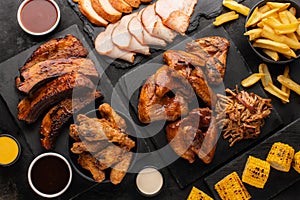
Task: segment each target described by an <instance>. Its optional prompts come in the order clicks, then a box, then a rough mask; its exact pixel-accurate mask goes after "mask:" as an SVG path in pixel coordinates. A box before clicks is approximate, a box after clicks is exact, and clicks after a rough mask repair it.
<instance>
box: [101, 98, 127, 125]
mask: <svg viewBox="0 0 300 200" xmlns="http://www.w3.org/2000/svg"><path fill="white" fill-rule="evenodd" d="M98 110H99V112H100V114H101V117H103V118H104V119H106V120H108V121H109V122H110V123H112V124H113V125H114V127H116V128H121V129H124V130H125V129H126V121H125V120H124V119H123V118H122V117H121V116H120V115H118V114H117V113H116V112H115V111H114V110H113V108H112V107H111V106H110V105H109V104H108V103H103V104H101V105H100V106H99V108H98Z"/></svg>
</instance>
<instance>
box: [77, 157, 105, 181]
mask: <svg viewBox="0 0 300 200" xmlns="http://www.w3.org/2000/svg"><path fill="white" fill-rule="evenodd" d="M78 163H79V164H80V165H81V166H82V168H84V169H86V170H89V171H90V172H91V174H92V176H93V178H94V180H95V181H96V182H99V183H100V182H102V181H104V179H105V173H104V171H103V170H101V165H100V164H99V161H98V160H97V159H96V158H95V157H94V156H92V155H91V154H89V153H82V154H80V155H79V158H78Z"/></svg>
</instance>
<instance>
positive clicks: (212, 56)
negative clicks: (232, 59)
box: [186, 36, 230, 85]
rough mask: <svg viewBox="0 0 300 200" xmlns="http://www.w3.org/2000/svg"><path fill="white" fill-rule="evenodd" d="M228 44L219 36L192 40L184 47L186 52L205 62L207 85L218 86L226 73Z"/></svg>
mask: <svg viewBox="0 0 300 200" xmlns="http://www.w3.org/2000/svg"><path fill="white" fill-rule="evenodd" d="M229 46H230V43H229V41H228V40H227V39H225V38H223V37H219V36H211V37H205V38H200V39H197V40H194V41H192V42H190V43H188V44H187V45H186V51H187V52H188V53H191V54H194V55H196V56H198V57H200V58H201V59H203V60H205V62H206V64H205V74H206V76H207V79H208V80H209V83H211V84H214V85H218V84H220V83H221V82H222V81H223V78H224V75H225V71H226V59H227V52H228V50H229Z"/></svg>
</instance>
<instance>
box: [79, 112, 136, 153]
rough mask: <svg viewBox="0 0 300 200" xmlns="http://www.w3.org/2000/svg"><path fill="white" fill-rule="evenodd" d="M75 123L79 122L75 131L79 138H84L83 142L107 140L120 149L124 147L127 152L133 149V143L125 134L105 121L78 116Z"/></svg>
mask: <svg viewBox="0 0 300 200" xmlns="http://www.w3.org/2000/svg"><path fill="white" fill-rule="evenodd" d="M77 121H78V122H79V125H78V126H77V131H78V133H79V136H80V138H84V140H87V141H98V140H109V141H110V142H115V143H118V144H119V145H120V146H121V147H125V148H127V149H128V150H130V149H132V148H133V147H135V142H134V141H133V140H131V139H130V138H129V137H128V134H127V133H126V132H124V131H122V130H121V129H120V128H116V127H114V125H113V124H112V123H110V122H109V121H107V120H106V119H97V118H89V117H87V116H85V115H82V114H79V115H78V116H77Z"/></svg>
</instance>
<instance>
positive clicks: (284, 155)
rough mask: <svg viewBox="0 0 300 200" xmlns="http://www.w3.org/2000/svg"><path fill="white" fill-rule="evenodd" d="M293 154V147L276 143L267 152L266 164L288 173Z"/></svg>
mask: <svg viewBox="0 0 300 200" xmlns="http://www.w3.org/2000/svg"><path fill="white" fill-rule="evenodd" d="M294 153H295V150H294V149H293V147H291V146H289V145H287V144H284V143H281V142H276V143H274V144H273V145H272V148H271V150H270V151H269V154H268V157H267V162H269V163H270V165H271V167H273V168H275V169H277V170H279V171H283V172H288V171H289V170H290V168H291V164H292V161H293V157H294Z"/></svg>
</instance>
